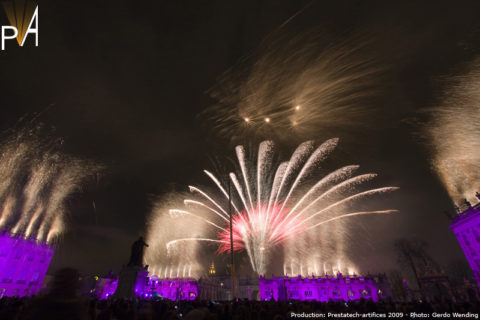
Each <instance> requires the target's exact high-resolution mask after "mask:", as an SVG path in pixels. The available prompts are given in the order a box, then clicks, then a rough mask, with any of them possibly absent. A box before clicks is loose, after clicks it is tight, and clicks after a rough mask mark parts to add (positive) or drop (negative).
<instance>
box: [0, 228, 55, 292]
mask: <svg viewBox="0 0 480 320" xmlns="http://www.w3.org/2000/svg"><path fill="white" fill-rule="evenodd" d="M52 256H53V248H52V247H50V246H48V245H47V244H45V243H38V242H37V241H35V240H33V239H27V240H25V239H24V238H22V237H21V236H10V235H9V234H8V233H3V234H1V235H0V297H4V296H7V297H11V296H15V297H25V296H32V295H34V294H37V293H38V291H39V290H40V288H41V287H42V283H43V279H44V278H45V274H46V273H47V269H48V266H49V265H50V260H51V259H52Z"/></svg>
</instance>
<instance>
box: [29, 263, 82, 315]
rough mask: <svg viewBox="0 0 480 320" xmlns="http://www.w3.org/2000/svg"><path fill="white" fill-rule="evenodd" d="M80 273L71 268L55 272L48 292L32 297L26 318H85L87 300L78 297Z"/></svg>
mask: <svg viewBox="0 0 480 320" xmlns="http://www.w3.org/2000/svg"><path fill="white" fill-rule="evenodd" d="M79 278H80V274H79V273H78V271H77V270H75V269H72V268H63V269H60V270H58V271H57V272H56V273H55V276H54V280H53V283H52V285H51V288H50V292H49V293H48V294H47V295H45V296H43V297H39V298H36V299H34V301H33V303H32V305H31V306H30V308H28V310H27V312H26V315H25V317H24V318H21V319H28V320H34V319H35V320H44V319H45V320H47V319H48V320H57V319H58V320H60V319H62V320H64V319H71V320H84V319H85V320H86V319H87V309H88V303H87V301H85V300H83V299H80V298H79V297H78V296H77V294H78V289H79V286H80V282H79Z"/></svg>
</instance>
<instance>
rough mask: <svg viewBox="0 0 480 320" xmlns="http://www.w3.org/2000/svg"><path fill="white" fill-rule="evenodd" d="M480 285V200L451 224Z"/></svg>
mask: <svg viewBox="0 0 480 320" xmlns="http://www.w3.org/2000/svg"><path fill="white" fill-rule="evenodd" d="M450 229H452V231H453V233H454V234H455V236H456V237H457V240H458V242H459V243H460V246H461V247H462V250H463V253H464V254H465V257H466V258H467V261H468V263H469V264H470V267H471V268H472V271H473V278H474V279H475V280H476V281H477V284H478V285H479V286H480V202H479V203H477V204H476V205H475V206H473V207H469V208H467V209H466V210H465V211H463V212H461V213H459V214H458V215H457V216H456V217H455V218H454V219H453V222H452V224H451V225H450Z"/></svg>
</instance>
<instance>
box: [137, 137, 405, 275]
mask: <svg viewBox="0 0 480 320" xmlns="http://www.w3.org/2000/svg"><path fill="white" fill-rule="evenodd" d="M337 142H338V139H330V140H327V141H325V142H324V143H323V144H321V145H320V146H318V147H315V144H314V142H313V141H307V142H304V143H302V144H301V145H300V146H299V147H298V148H297V149H296V150H295V152H294V153H293V154H292V156H291V158H290V160H288V161H285V162H281V163H280V164H279V165H278V166H275V164H274V163H275V162H274V145H273V143H272V142H270V141H264V142H262V143H261V144H260V146H259V148H258V155H257V158H256V164H255V163H253V162H251V161H250V160H249V159H248V157H247V154H246V151H245V149H244V147H243V146H237V147H236V149H235V150H236V155H237V159H238V172H230V173H229V175H228V176H229V178H228V180H226V181H223V182H222V181H221V179H220V178H218V177H216V176H215V175H214V174H213V173H211V172H209V171H205V173H206V175H207V176H208V177H209V178H210V179H211V181H212V182H213V184H214V185H215V186H216V187H217V191H212V192H210V191H204V189H201V188H199V187H195V186H190V191H191V193H192V194H193V195H196V197H195V198H188V199H184V201H183V202H184V207H183V208H181V209H178V208H170V209H168V212H165V211H162V210H154V216H153V218H152V221H153V222H152V223H151V224H150V230H149V235H148V239H147V242H149V243H151V244H152V249H150V250H149V253H148V254H147V256H146V259H145V260H146V261H147V263H148V264H149V265H151V266H153V268H154V269H153V270H154V272H158V273H157V274H160V275H161V276H172V272H173V276H182V274H183V275H184V276H185V272H186V271H188V276H191V274H190V270H191V269H190V268H191V265H190V264H189V263H185V260H182V258H183V257H185V258H186V257H187V255H188V253H189V252H188V251H189V250H192V248H195V249H197V248H198V246H199V243H201V242H207V243H216V244H218V250H217V252H218V253H223V252H229V251H230V241H229V239H230V230H229V228H228V226H229V215H230V214H232V230H233V234H232V236H233V249H234V250H235V251H238V250H245V251H246V253H247V255H248V258H249V261H250V264H251V267H252V269H253V270H254V271H255V272H256V273H257V274H265V273H266V272H267V269H268V265H269V262H270V261H269V259H270V257H271V254H272V250H273V249H274V248H275V247H277V246H279V245H282V246H283V247H284V249H285V259H286V260H287V259H289V258H290V257H289V251H291V250H292V249H294V248H298V246H299V245H300V243H302V242H304V240H305V239H307V238H309V239H310V240H311V242H310V243H309V244H308V245H309V246H312V245H315V244H318V243H317V242H315V240H314V238H312V237H311V236H312V233H313V234H314V233H315V231H314V230H315V229H316V228H318V227H320V226H323V225H326V224H329V223H333V222H335V221H338V220H342V219H346V218H351V217H355V216H362V215H371V214H389V213H394V212H396V210H377V211H375V210H373V211H368V210H367V211H356V210H352V209H350V206H351V205H352V204H354V203H357V202H358V201H359V200H362V199H365V198H368V197H371V196H375V195H379V194H383V193H388V192H391V191H394V190H396V189H397V188H396V187H382V188H376V189H369V190H363V191H362V190H358V187H359V186H361V185H362V184H363V183H365V182H367V181H369V180H372V179H373V178H374V177H375V176H376V174H360V175H354V173H355V171H356V170H357V169H358V168H359V166H357V165H350V166H345V167H342V168H339V169H337V170H335V171H333V172H331V173H329V174H327V175H325V176H323V177H322V178H321V179H318V178H316V177H318V176H317V175H315V174H314V173H315V169H318V166H319V165H320V163H322V161H324V160H325V159H326V158H327V157H328V156H329V154H330V153H331V152H332V151H333V150H334V149H335V147H336V145H337ZM229 206H231V209H229ZM162 209H163V208H162ZM167 216H168V218H167ZM167 220H169V221H171V223H172V224H171V226H172V229H171V230H169V231H168V235H162V236H158V233H157V232H156V230H157V228H158V225H157V223H159V222H160V223H161V222H166V221H167ZM177 224H178V227H177ZM180 226H182V227H180ZM177 230H183V231H180V232H177ZM184 235H185V236H184ZM186 235H188V236H186ZM192 244H193V246H194V247H193V246H192ZM163 247H165V249H166V250H165V249H164V248H163ZM195 249H194V250H195ZM319 250H321V248H319ZM161 252H162V253H163V254H166V256H167V257H169V258H170V259H172V260H173V261H178V264H177V266H176V270H175V267H173V268H172V266H161V265H159V262H160V261H162V260H164V259H159V256H157V255H158V254H161ZM190 253H193V252H190ZM190 257H191V256H190ZM304 258H307V259H308V257H304ZM182 262H183V265H182ZM313 269H314V268H313V266H312V267H311V268H310V269H308V267H307V266H305V270H304V271H303V270H302V271H301V272H299V273H298V274H302V273H303V272H305V273H309V272H310V273H312V272H313ZM162 271H163V272H164V274H163V275H162V274H161V273H162ZM322 271H323V270H322ZM317 274H318V270H317Z"/></svg>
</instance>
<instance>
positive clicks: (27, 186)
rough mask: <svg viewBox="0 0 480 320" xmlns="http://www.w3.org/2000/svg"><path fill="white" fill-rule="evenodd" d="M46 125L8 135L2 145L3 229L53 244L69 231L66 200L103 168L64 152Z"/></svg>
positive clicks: (0, 219) (0, 197) (0, 218)
mask: <svg viewBox="0 0 480 320" xmlns="http://www.w3.org/2000/svg"><path fill="white" fill-rule="evenodd" d="M45 131H46V130H45V128H43V127H42V125H36V126H34V127H25V128H21V129H18V130H14V131H13V132H10V133H8V134H7V136H6V138H5V139H4V141H3V143H2V144H1V145H0V176H1V177H2V180H1V182H0V201H1V214H0V228H1V229H3V230H6V231H9V232H10V233H12V234H15V235H22V236H23V237H24V238H33V239H36V240H37V241H40V242H47V243H50V242H51V241H52V240H53V239H54V238H55V237H58V236H59V235H60V234H61V233H62V232H63V231H64V230H65V216H66V210H67V208H66V205H67V204H66V201H67V199H68V197H69V196H70V195H71V194H72V193H74V192H76V191H78V190H79V188H80V186H81V184H82V182H84V181H85V179H86V178H87V177H88V176H90V175H92V174H95V173H96V172H98V170H99V169H100V167H99V166H98V165H96V164H93V163H91V162H89V161H86V160H83V159H79V158H75V157H72V156H68V155H66V154H64V153H63V152H62V145H63V141H62V140H61V139H58V138H55V137H54V136H52V135H51V134H50V133H48V132H45Z"/></svg>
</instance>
